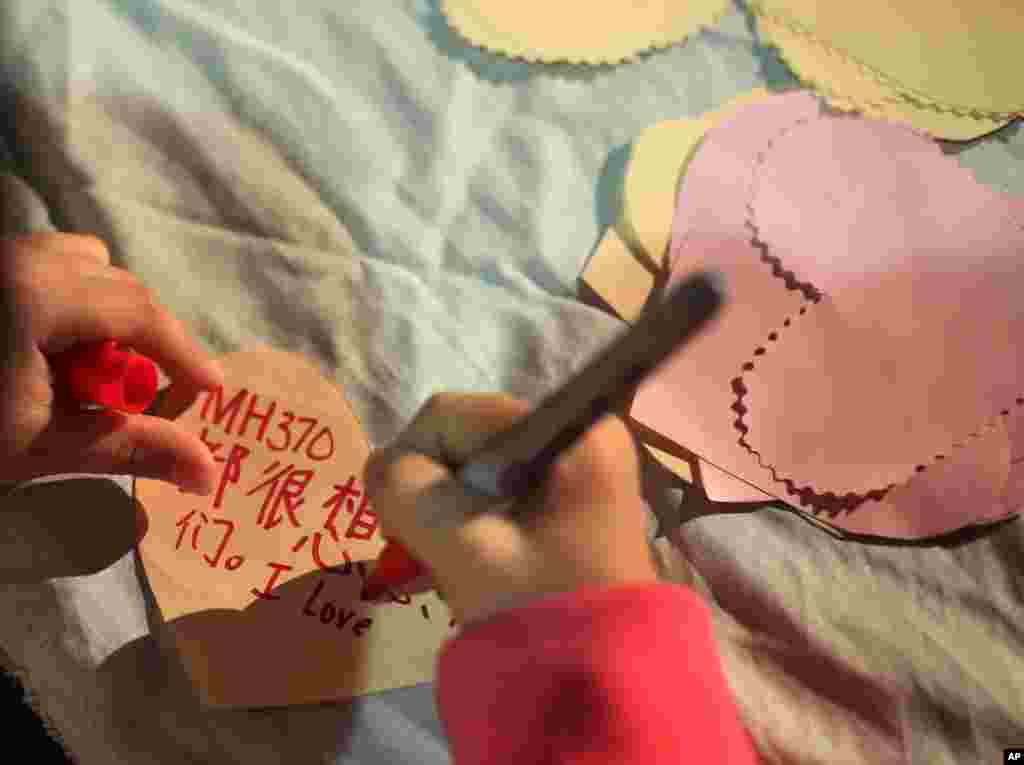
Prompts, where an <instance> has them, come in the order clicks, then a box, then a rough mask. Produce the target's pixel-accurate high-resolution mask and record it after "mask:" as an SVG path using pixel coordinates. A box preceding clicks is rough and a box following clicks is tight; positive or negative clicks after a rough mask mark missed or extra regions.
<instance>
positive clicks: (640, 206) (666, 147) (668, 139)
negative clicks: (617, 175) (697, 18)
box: [617, 88, 771, 268]
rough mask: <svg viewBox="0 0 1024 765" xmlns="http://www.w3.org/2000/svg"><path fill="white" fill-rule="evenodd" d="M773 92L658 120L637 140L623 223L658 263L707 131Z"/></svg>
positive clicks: (628, 235) (761, 90)
mask: <svg viewBox="0 0 1024 765" xmlns="http://www.w3.org/2000/svg"><path fill="white" fill-rule="evenodd" d="M770 95H771V94H770V93H769V92H768V91H767V90H765V89H764V88H755V89H753V90H749V91H745V92H743V93H741V94H740V95H738V96H736V97H734V98H732V99H730V100H729V101H728V102H726V103H725V104H723V105H722V106H720V107H719V108H717V109H714V110H711V111H708V112H704V113H703V114H701V115H700V116H697V117H693V118H681V119H675V120H663V121H661V122H656V123H654V124H653V125H650V126H648V127H647V128H645V129H644V130H643V132H641V133H640V135H639V136H638V137H637V139H636V140H635V141H634V143H633V150H632V152H631V153H630V158H629V164H628V166H627V167H626V177H625V180H624V182H623V189H622V209H621V212H620V214H619V221H618V224H617V228H618V230H619V233H620V234H621V235H622V236H623V237H624V238H625V239H626V240H627V241H628V242H629V243H630V244H631V245H632V246H633V247H635V248H636V249H637V250H638V251H639V252H640V253H642V254H643V255H645V256H646V257H647V258H648V259H649V261H650V263H651V265H652V266H654V267H655V268H660V267H661V266H662V265H663V261H664V258H665V256H666V254H667V252H668V248H669V245H670V243H671V238H672V219H673V217H674V216H675V209H676V204H677V202H678V195H679V183H680V181H681V179H682V177H683V175H684V173H685V172H686V165H687V164H688V163H689V161H690V159H692V157H693V156H694V154H695V153H696V152H697V151H698V150H699V147H700V142H701V141H702V140H703V138H704V135H705V134H706V133H707V132H708V130H710V129H711V128H712V127H714V126H715V125H716V124H718V123H719V122H721V121H722V120H725V119H727V118H729V117H731V116H733V115H734V114H735V113H736V112H737V111H738V110H739V109H741V108H742V107H744V106H746V105H747V104H750V103H753V102H755V101H760V100H762V99H764V98H767V97H769V96H770ZM666 158H668V161H666Z"/></svg>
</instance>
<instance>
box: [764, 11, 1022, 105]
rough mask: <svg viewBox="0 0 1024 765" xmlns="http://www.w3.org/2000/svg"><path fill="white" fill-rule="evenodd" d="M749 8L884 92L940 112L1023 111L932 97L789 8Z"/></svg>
mask: <svg viewBox="0 0 1024 765" xmlns="http://www.w3.org/2000/svg"><path fill="white" fill-rule="evenodd" d="M750 10H751V11H752V12H753V14H754V15H755V17H756V18H758V19H759V20H764V19H767V20H769V21H772V22H774V24H775V25H776V26H783V27H785V28H787V29H788V30H789V31H790V32H791V33H792V34H794V35H798V36H800V37H802V38H804V39H806V40H811V41H813V42H814V43H816V44H817V45H820V46H823V47H825V48H828V49H829V50H830V51H831V52H832V53H833V54H834V55H836V56H838V57H840V58H842V59H844V60H845V62H846V63H847V65H849V66H851V67H855V68H856V69H857V70H858V71H859V72H860V73H861V75H862V76H863V78H867V79H871V80H874V81H875V82H877V83H878V84H879V85H880V86H881V87H882V88H883V89H884V91H885V92H887V93H893V94H898V96H899V97H900V98H902V99H904V100H907V101H910V102H913V103H915V104H917V105H919V106H921V107H922V108H926V109H933V110H936V111H942V112H951V113H954V114H957V115H959V116H965V117H977V118H981V119H989V120H1006V121H1009V120H1012V119H1015V118H1017V117H1020V116H1021V115H1022V114H1024V102H1022V103H1020V104H1017V105H1014V106H1011V107H1008V108H998V109H994V108H988V107H979V106H974V105H966V104H954V103H951V102H949V101H947V100H944V99H941V98H935V97H933V96H931V95H929V94H928V93H925V92H923V91H921V90H919V89H917V88H913V87H911V86H909V85H906V84H904V83H901V82H899V81H898V80H897V79H896V78H895V77H894V76H892V75H891V74H889V73H887V72H884V71H882V70H880V69H878V68H876V67H874V66H872V65H870V64H868V63H867V62H865V61H862V60H860V59H859V58H858V57H856V56H854V55H852V54H850V53H849V52H847V51H845V50H843V49H842V48H841V47H840V46H837V45H835V44H833V43H832V42H830V41H829V40H827V39H825V38H823V37H822V36H821V35H820V34H818V33H816V32H815V31H814V30H812V29H811V28H810V27H809V26H808V25H806V24H804V23H803V22H800V21H798V20H796V19H794V18H793V17H792V16H790V15H789V14H788V12H789V11H791V10H792V9H791V8H787V9H786V11H783V10H781V9H769V8H767V7H766V4H765V0H751V3H750Z"/></svg>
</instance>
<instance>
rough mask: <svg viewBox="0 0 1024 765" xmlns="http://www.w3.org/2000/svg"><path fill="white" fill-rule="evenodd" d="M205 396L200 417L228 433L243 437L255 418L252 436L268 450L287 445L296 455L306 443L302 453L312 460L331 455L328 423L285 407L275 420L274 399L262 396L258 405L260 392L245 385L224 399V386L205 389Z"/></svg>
mask: <svg viewBox="0 0 1024 765" xmlns="http://www.w3.org/2000/svg"><path fill="white" fill-rule="evenodd" d="M205 395H206V400H205V401H203V406H202V409H201V410H200V414H199V416H200V417H201V418H202V420H203V421H204V422H208V423H210V424H212V425H215V426H217V427H219V428H220V429H221V430H223V431H224V432H225V433H226V434H228V435H229V436H230V435H238V436H245V434H246V432H248V430H249V425H250V423H252V422H253V421H256V422H258V423H259V424H258V426H257V427H256V432H255V439H256V441H258V442H259V443H261V444H265V445H266V447H267V448H268V449H270V450H271V451H275V452H283V451H286V450H288V449H289V448H290V449H291V452H292V453H293V454H298V453H299V450H300V449H302V448H303V446H305V451H304V454H305V455H306V456H307V457H309V459H311V460H313V461H314V462H323V461H324V460H327V459H330V458H331V457H332V456H334V434H333V433H332V432H331V429H330V427H329V426H327V425H320V421H319V419H318V418H316V417H299V416H297V415H296V413H295V412H292V411H290V410H284V411H281V412H280V413H279V417H278V418H277V419H276V420H275V418H274V415H275V413H277V410H278V406H277V401H275V400H273V399H267V398H266V397H264V399H265V402H264V403H263V404H262V405H261V403H260V396H259V394H257V393H252V392H250V391H249V390H248V389H246V388H242V389H241V390H240V391H238V392H237V393H236V394H235V395H234V396H233V397H232V398H231V399H230V400H228V401H226V402H225V400H224V390H223V388H216V389H214V390H212V391H207V392H206V394H205ZM243 410H244V412H243ZM240 413H241V414H242V416H241V418H239V414H240ZM239 419H240V422H238V420H239ZM236 422H237V424H238V429H237V431H236V430H235V425H236ZM271 424H273V428H271ZM318 426H319V428H318ZM268 431H269V435H268ZM314 432H315V435H314ZM293 441H294V444H293V443H292V442H293Z"/></svg>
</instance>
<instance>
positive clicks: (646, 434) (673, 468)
mask: <svg viewBox="0 0 1024 765" xmlns="http://www.w3.org/2000/svg"><path fill="white" fill-rule="evenodd" d="M580 281H581V282H582V283H583V284H584V285H586V286H587V288H588V289H589V290H590V291H591V292H592V293H593V294H594V296H595V297H596V298H598V299H599V300H600V301H601V302H602V303H603V304H604V305H602V306H599V307H600V308H602V309H604V310H611V311H612V312H613V313H614V314H615V315H616V316H617V317H618V318H620V319H622V320H623V321H625V322H627V323H629V324H632V323H634V322H635V321H636V320H637V319H638V318H639V317H640V314H641V313H642V310H643V307H644V305H645V304H646V302H647V300H648V298H649V296H650V294H651V293H652V292H653V291H654V290H655V288H656V276H655V274H654V273H652V271H651V270H650V269H649V268H648V266H647V265H645V264H644V263H642V262H641V261H640V259H638V258H637V256H636V255H635V254H634V253H633V252H632V251H630V249H629V248H628V247H627V246H626V244H625V242H623V241H622V239H621V238H620V237H619V235H618V234H617V233H616V231H615V229H613V228H610V227H609V228H608V229H606V230H605V235H604V237H603V238H602V240H601V242H600V243H599V244H598V247H597V249H596V251H595V253H594V255H593V256H592V257H591V259H590V262H589V263H588V264H587V267H586V269H584V272H583V274H582V275H581V276H580ZM631 422H632V424H633V425H634V428H635V430H636V431H637V433H638V436H639V438H640V441H641V443H643V444H644V446H645V447H646V448H647V449H648V451H649V452H650V453H651V456H652V457H654V459H656V460H657V461H658V462H659V463H661V465H663V466H664V467H665V468H666V469H667V470H669V471H670V472H671V473H672V474H674V475H675V476H676V477H678V478H680V479H682V480H683V481H685V482H686V483H687V484H691V485H692V484H693V483H694V476H693V468H692V464H693V462H694V461H696V463H697V469H698V471H699V473H700V483H701V485H702V488H703V490H704V492H705V493H706V494H707V495H708V496H709V497H710V498H712V499H714V500H715V501H722V502H766V501H772V500H773V499H774V497H772V496H771V495H768V494H765V493H764V492H762V491H760V490H759V489H757V488H756V487H754V486H752V485H751V484H749V483H747V482H746V481H742V480H740V479H738V478H736V477H734V476H732V475H730V474H729V473H726V472H725V471H722V470H720V469H718V468H717V467H715V466H714V465H711V464H710V463H708V462H706V461H704V460H703V459H701V458H700V457H698V456H692V457H684V456H680V455H681V454H689V451H688V450H687V449H685V448H684V447H679V446H678V445H675V444H672V445H671V446H670V443H671V442H670V441H669V439H667V438H665V437H663V436H661V435H660V434H658V433H654V432H653V431H650V430H649V429H648V428H647V427H646V426H645V425H643V424H642V423H639V422H635V421H632V420H631ZM673 446H674V447H676V448H674V449H673ZM670 449H671V451H670ZM673 452H677V453H673Z"/></svg>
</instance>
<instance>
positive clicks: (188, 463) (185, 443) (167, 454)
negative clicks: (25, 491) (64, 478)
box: [32, 411, 218, 494]
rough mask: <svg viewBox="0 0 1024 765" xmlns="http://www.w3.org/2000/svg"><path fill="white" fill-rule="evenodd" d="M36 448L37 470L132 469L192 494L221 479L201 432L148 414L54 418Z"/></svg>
mask: <svg viewBox="0 0 1024 765" xmlns="http://www.w3.org/2000/svg"><path fill="white" fill-rule="evenodd" d="M32 452H33V456H32V469H33V471H34V472H35V473H36V474H37V475H48V474H53V473H95V474H99V475H125V474H131V475H135V476H138V477H141V478H152V479H155V480H159V481H167V482H169V483H173V484H176V485H177V486H179V487H181V488H182V489H184V490H185V491H188V492H191V493H194V494H208V493H210V492H211V491H212V490H213V488H214V487H215V485H216V481H217V473H218V466H217V463H216V462H214V460H213V455H212V454H211V453H210V450H209V449H208V448H207V446H206V445H205V444H204V443H203V441H202V440H201V439H200V438H199V437H198V436H196V435H194V434H193V433H191V432H189V431H188V430H186V429H185V428H184V427H183V426H181V425H179V424H178V423H176V422H173V421H170V420H165V419H162V418H159V417H149V416H147V415H129V414H124V413H122V412H115V411H86V412H76V413H74V414H68V415H65V416H62V417H59V418H55V419H54V420H52V421H51V423H50V425H49V426H48V427H47V428H46V430H44V431H43V432H42V433H41V434H40V435H39V438H38V439H37V440H36V442H35V444H33V447H32Z"/></svg>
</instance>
